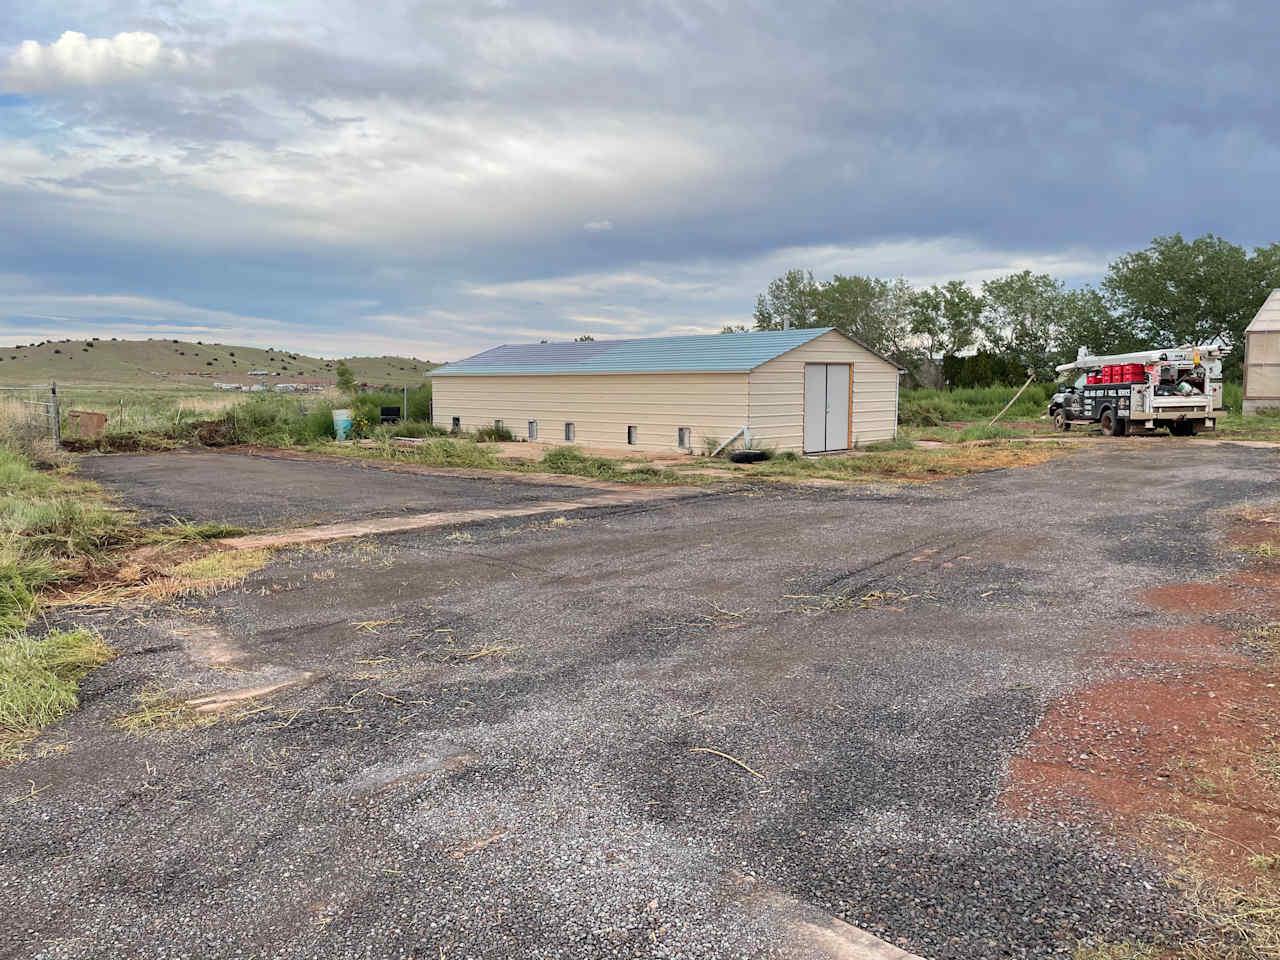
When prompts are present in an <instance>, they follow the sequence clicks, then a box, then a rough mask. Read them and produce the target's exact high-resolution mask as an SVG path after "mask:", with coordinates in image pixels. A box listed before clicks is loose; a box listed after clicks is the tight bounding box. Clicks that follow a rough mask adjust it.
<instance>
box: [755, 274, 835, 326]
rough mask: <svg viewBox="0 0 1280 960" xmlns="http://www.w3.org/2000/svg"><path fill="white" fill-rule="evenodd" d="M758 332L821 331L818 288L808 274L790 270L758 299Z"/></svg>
mask: <svg viewBox="0 0 1280 960" xmlns="http://www.w3.org/2000/svg"><path fill="white" fill-rule="evenodd" d="M752 317H753V319H754V320H755V323H756V329H757V330H781V329H783V328H784V327H785V326H787V325H788V322H789V324H790V326H792V327H818V326H821V324H820V323H819V322H818V285H817V284H816V283H814V280H813V273H812V272H810V271H807V270H788V271H787V272H786V273H784V274H783V275H782V276H780V277H778V278H777V279H776V280H773V281H772V282H770V284H769V286H768V287H767V288H766V289H765V292H764V293H762V294H760V296H758V297H756V309H755V312H754V313H753V314H752Z"/></svg>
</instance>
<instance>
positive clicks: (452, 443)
mask: <svg viewBox="0 0 1280 960" xmlns="http://www.w3.org/2000/svg"><path fill="white" fill-rule="evenodd" d="M308 449H310V450H312V451H313V452H316V453H328V454H334V455H337V456H340V457H352V458H355V459H361V458H364V459H375V460H400V461H405V462H408V463H420V464H422V465H423V466H425V467H469V468H474V469H480V470H499V469H503V468H511V465H510V464H507V463H503V462H502V461H500V460H499V459H498V458H497V457H496V456H494V454H493V452H492V451H490V450H486V449H485V448H484V447H482V446H480V445H479V444H478V443H476V442H475V441H473V440H454V439H445V438H439V439H434V440H427V441H426V442H425V443H421V444H417V445H415V446H413V447H399V446H395V445H393V444H392V443H391V442H390V441H389V440H388V441H386V442H384V443H380V444H378V445H377V446H375V447H359V446H339V445H337V444H331V443H321V444H313V445H312V446H310V447H309V448H308Z"/></svg>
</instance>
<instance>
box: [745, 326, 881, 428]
mask: <svg viewBox="0 0 1280 960" xmlns="http://www.w3.org/2000/svg"><path fill="white" fill-rule="evenodd" d="M806 363H852V364H853V435H852V437H851V438H850V443H858V442H868V441H871V440H889V439H891V438H892V437H893V435H894V428H895V427H896V425H897V423H896V421H897V410H898V408H897V401H898V368H897V367H896V366H894V365H893V364H891V363H888V362H886V361H884V360H882V359H880V358H879V357H877V356H876V355H875V354H873V353H871V352H870V351H868V350H864V349H863V348H862V347H860V346H858V345H857V344H856V343H853V342H851V341H850V340H848V339H846V338H845V337H842V336H841V335H840V334H838V333H834V332H833V333H826V334H823V335H822V336H821V337H819V338H818V339H816V340H814V341H812V342H811V343H808V344H805V345H804V346H800V347H797V348H796V349H794V350H792V351H791V352H790V353H787V354H784V355H783V356H781V357H778V358H776V359H774V360H770V361H769V362H768V363H766V364H764V365H763V366H760V367H758V368H756V369H755V370H753V371H751V373H750V374H749V376H748V384H749V391H750V405H751V410H750V413H751V436H752V437H753V438H758V439H759V441H760V443H761V444H762V445H765V446H773V447H777V449H779V450H796V451H799V450H802V449H803V447H804V365H805V364H806Z"/></svg>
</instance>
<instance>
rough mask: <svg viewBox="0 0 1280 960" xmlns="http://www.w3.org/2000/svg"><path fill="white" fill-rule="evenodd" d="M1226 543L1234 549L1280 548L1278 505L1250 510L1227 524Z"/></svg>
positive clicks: (1279, 510) (1279, 506)
mask: <svg viewBox="0 0 1280 960" xmlns="http://www.w3.org/2000/svg"><path fill="white" fill-rule="evenodd" d="M1227 542H1228V543H1230V544H1231V545H1232V546H1234V547H1245V548H1248V547H1257V546H1261V545H1262V544H1271V545H1274V546H1280V504H1272V505H1271V506H1270V507H1263V508H1261V509H1257V510H1251V511H1249V512H1248V513H1247V514H1246V515H1244V516H1236V517H1232V518H1231V519H1230V520H1229V521H1228V522H1227Z"/></svg>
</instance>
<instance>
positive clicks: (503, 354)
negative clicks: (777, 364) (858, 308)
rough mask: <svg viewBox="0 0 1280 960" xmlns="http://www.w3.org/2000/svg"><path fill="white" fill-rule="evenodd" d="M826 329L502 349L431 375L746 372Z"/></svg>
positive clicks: (433, 372)
mask: <svg viewBox="0 0 1280 960" xmlns="http://www.w3.org/2000/svg"><path fill="white" fill-rule="evenodd" d="M827 329H828V328H825V327H813V328H808V329H796V330H768V331H752V332H750V333H713V334H705V335H700V336H692V337H648V338H645V339H641V340H601V341H595V342H588V343H522V344H504V345H503V346H501V347H494V348H493V349H492V350H486V351H485V352H484V353H477V354H476V355H475V356H472V357H467V358H466V359H465V360H459V361H458V362H457V363H450V364H447V365H445V366H443V367H439V368H437V369H436V370H433V371H432V373H431V375H432V377H460V376H495V375H502V374H513V373H516V374H539V375H544V374H555V373H674V372H681V373H694V372H729V371H737V372H742V373H745V372H746V371H748V370H750V369H752V368H753V367H757V366H759V365H760V364H762V363H764V362H766V361H768V360H771V359H772V358H774V357H776V356H779V355H780V354H783V353H785V352H786V351H788V350H791V349H793V348H795V347H797V346H800V345H801V344H804V343H808V342H809V341H811V340H813V339H815V338H817V337H820V336H822V335H823V334H824V333H825V332H826V331H827Z"/></svg>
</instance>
